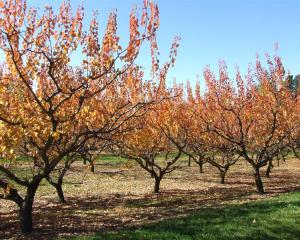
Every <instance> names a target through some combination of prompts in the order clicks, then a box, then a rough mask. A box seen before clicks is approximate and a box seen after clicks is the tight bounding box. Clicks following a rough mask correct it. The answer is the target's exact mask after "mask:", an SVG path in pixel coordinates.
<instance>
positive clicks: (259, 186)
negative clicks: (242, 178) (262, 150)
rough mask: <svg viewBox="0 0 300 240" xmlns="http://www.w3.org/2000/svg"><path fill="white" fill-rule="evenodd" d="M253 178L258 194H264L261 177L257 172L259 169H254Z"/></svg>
mask: <svg viewBox="0 0 300 240" xmlns="http://www.w3.org/2000/svg"><path fill="white" fill-rule="evenodd" d="M254 178H255V184H256V188H257V191H258V192H259V193H260V194H264V193H265V191H264V186H263V182H262V180H261V176H260V172H259V167H255V169H254Z"/></svg>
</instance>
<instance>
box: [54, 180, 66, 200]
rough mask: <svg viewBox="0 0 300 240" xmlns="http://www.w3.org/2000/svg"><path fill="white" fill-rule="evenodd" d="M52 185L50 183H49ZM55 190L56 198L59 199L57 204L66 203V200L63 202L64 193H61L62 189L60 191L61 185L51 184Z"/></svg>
mask: <svg viewBox="0 0 300 240" xmlns="http://www.w3.org/2000/svg"><path fill="white" fill-rule="evenodd" d="M51 184H52V183H51ZM52 185H53V186H54V187H55V189H56V192H57V196H58V199H59V202H61V203H67V202H66V200H65V196H64V192H63V189H62V183H59V182H58V183H56V184H52Z"/></svg>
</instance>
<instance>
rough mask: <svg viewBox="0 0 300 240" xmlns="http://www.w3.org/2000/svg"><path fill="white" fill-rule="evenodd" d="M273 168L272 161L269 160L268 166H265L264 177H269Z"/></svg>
mask: <svg viewBox="0 0 300 240" xmlns="http://www.w3.org/2000/svg"><path fill="white" fill-rule="evenodd" d="M272 168H273V162H272V161H269V163H268V168H267V171H266V177H268V178H269V177H270V173H271V170H272Z"/></svg>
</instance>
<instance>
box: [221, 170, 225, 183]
mask: <svg viewBox="0 0 300 240" xmlns="http://www.w3.org/2000/svg"><path fill="white" fill-rule="evenodd" d="M225 175H226V171H220V176H221V184H225Z"/></svg>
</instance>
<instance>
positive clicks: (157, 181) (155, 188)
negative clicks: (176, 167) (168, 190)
mask: <svg viewBox="0 0 300 240" xmlns="http://www.w3.org/2000/svg"><path fill="white" fill-rule="evenodd" d="M160 181H161V178H157V177H156V178H155V184H154V193H159V189H160Z"/></svg>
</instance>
